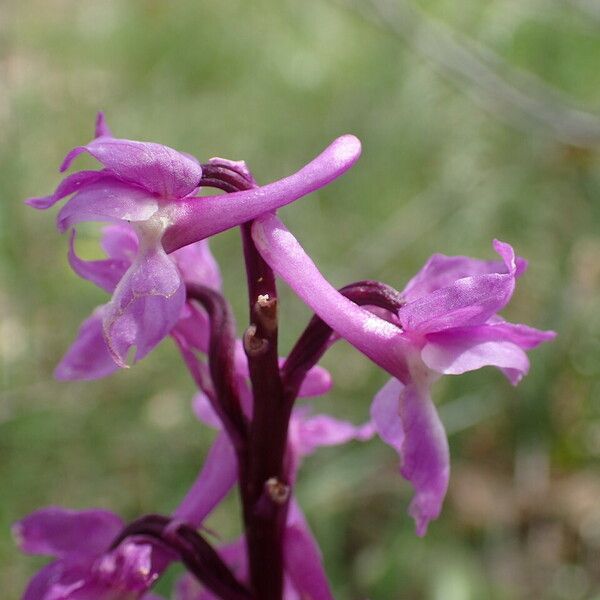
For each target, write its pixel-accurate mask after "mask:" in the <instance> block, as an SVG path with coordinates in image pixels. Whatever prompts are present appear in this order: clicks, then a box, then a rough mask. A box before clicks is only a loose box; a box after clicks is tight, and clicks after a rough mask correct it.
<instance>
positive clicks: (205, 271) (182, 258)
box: [171, 240, 223, 290]
mask: <svg viewBox="0 0 600 600" xmlns="http://www.w3.org/2000/svg"><path fill="white" fill-rule="evenodd" d="M171 258H172V259H173V260H174V261H175V264H176V265H177V267H178V268H179V271H180V272H181V276H182V278H183V280H184V281H185V282H186V283H195V284H199V285H206V286H208V287H210V288H212V289H213V290H220V289H221V287H222V284H223V282H222V280H221V271H220V269H219V265H218V264H217V261H216V260H215V258H214V256H213V255H212V253H211V251H210V248H209V246H208V240H201V241H199V242H196V243H195V244H190V245H189V246H185V247H184V248H180V249H179V250H176V251H175V252H173V253H172V254H171Z"/></svg>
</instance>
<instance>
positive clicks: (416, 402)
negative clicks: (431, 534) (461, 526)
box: [372, 383, 450, 536]
mask: <svg viewBox="0 0 600 600" xmlns="http://www.w3.org/2000/svg"><path fill="white" fill-rule="evenodd" d="M396 392H399V394H398V396H397V397H396V402H397V404H396V406H397V410H396V412H395V413H394V411H393V410H392V399H393V396H394V395H395V393H396ZM375 402H376V404H377V406H375V407H374V408H373V409H372V415H373V419H374V423H375V427H376V428H377V429H378V433H379V434H380V436H381V438H382V439H383V440H384V441H385V442H387V443H389V444H390V445H391V446H392V447H393V448H394V449H395V450H396V451H397V452H398V454H399V455H400V461H401V467H400V473H401V474H402V476H403V477H404V478H405V479H407V480H408V481H410V482H411V483H412V485H413V487H414V489H415V496H414V498H413V500H412V502H411V504H410V507H409V513H410V515H411V516H412V517H413V518H414V520H415V523H416V528H417V535H420V536H423V535H425V533H426V532H427V525H428V523H429V521H431V520H432V519H436V518H437V517H438V516H439V514H440V511H441V509H442V503H443V500H444V496H445V495H446V490H447V488H448V479H449V475H450V457H449V451H448V440H447V438H446V432H445V431H444V427H443V425H442V423H441V421H440V419H439V416H438V414H437V411H436V409H435V406H434V405H433V402H432V401H431V398H430V396H429V389H428V387H427V386H426V385H424V386H416V385H414V384H410V385H407V386H403V385H401V384H398V383H395V384H393V385H392V384H388V385H387V386H386V387H385V388H384V390H382V391H381V392H379V394H378V397H376V401H375ZM384 415H385V417H387V420H388V421H393V423H387V424H386V423H385V422H384V421H382V418H381V417H382V416H384Z"/></svg>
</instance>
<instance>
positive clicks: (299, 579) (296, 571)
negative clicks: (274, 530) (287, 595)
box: [283, 501, 333, 600]
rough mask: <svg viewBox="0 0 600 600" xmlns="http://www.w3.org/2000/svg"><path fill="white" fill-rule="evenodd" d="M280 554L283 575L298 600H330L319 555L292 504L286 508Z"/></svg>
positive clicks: (312, 539)
mask: <svg viewBox="0 0 600 600" xmlns="http://www.w3.org/2000/svg"><path fill="white" fill-rule="evenodd" d="M283 551H284V561H285V571H286V575H287V576H288V577H289V578H290V580H291V582H292V584H293V586H294V588H295V589H296V591H297V592H298V593H299V596H300V597H301V598H310V599H311V600H333V594H332V593H331V589H330V588H329V583H328V581H327V576H326V575H325V570H324V568H323V561H322V558H321V551H320V549H319V546H318V544H317V542H316V540H315V538H314V537H313V535H312V533H311V531H310V529H309V527H308V523H307V522H306V519H305V518H304V515H303V514H302V511H301V510H300V507H299V506H298V504H297V503H296V502H295V501H292V502H291V503H290V507H289V512H288V521H287V527H286V530H285V533H284V538H283Z"/></svg>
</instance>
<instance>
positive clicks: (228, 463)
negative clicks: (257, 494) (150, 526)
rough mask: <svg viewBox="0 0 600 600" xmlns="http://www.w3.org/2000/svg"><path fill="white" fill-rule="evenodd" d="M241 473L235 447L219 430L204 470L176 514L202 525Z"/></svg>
mask: <svg viewBox="0 0 600 600" xmlns="http://www.w3.org/2000/svg"><path fill="white" fill-rule="evenodd" d="M237 477H238V469H237V460H236V457H235V451H234V449H233V446H232V445H231V442H230V441H229V438H228V437H227V435H226V434H225V433H222V432H221V433H219V435H218V436H217V438H216V440H215V442H214V443H213V445H212V447H211V449H210V451H209V453H208V456H207V457H206V460H205V461H204V465H203V467H202V471H200V474H199V475H198V477H197V479H196V481H195V482H194V485H193V486H192V487H191V489H190V490H189V492H188V493H187V494H186V496H185V498H184V499H183V500H182V502H181V504H180V505H179V507H178V508H177V509H176V510H175V512H174V513H173V516H174V517H176V518H178V519H181V520H183V521H186V522H187V523H190V524H191V525H193V526H195V527H199V526H200V525H201V523H202V522H203V521H204V519H205V518H206V517H207V516H208V515H209V514H210V512H211V511H212V510H213V509H214V508H215V506H217V504H219V502H221V500H222V499H223V498H224V497H225V496H226V495H227V493H228V492H229V490H231V488H232V487H233V486H234V484H235V482H236V481H237Z"/></svg>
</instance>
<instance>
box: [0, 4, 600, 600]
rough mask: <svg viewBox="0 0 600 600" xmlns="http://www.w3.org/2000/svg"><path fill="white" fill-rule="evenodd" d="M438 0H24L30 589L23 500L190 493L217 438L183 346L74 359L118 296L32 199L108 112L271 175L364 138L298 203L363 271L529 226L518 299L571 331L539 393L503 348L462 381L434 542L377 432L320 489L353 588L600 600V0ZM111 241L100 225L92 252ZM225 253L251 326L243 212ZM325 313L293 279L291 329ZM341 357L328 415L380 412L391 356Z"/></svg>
mask: <svg viewBox="0 0 600 600" xmlns="http://www.w3.org/2000/svg"><path fill="white" fill-rule="evenodd" d="M412 6H413V9H415V10H416V11H415V10H409V9H408V7H407V5H406V4H405V3H404V2H401V1H400V0H397V1H394V2H390V3H386V4H372V3H371V2H370V1H368V0H364V1H360V0H357V1H356V2H355V3H354V4H353V5H350V4H344V2H343V1H342V0H338V1H336V2H332V1H328V0H303V1H301V2H294V1H291V0H290V1H279V2H277V1H274V0H270V1H267V0H256V1H253V2H242V1H240V0H229V1H226V2H223V1H221V2H217V1H214V0H204V1H201V2H199V1H197V0H196V1H193V0H182V1H179V0H172V1H170V2H160V1H158V0H154V1H142V0H138V1H134V0H120V1H119V0H103V1H102V2H92V1H91V0H77V1H76V0H51V1H50V2H48V1H47V0H46V1H41V0H22V1H20V2H16V1H15V2H11V1H9V0H5V1H4V2H2V3H1V4H0V189H1V190H2V202H1V203H0V245H1V254H0V362H1V364H2V380H1V388H0V389H1V391H0V581H1V582H2V586H1V587H2V596H3V598H4V599H6V600H14V599H16V598H18V597H19V596H20V593H21V591H22V590H23V588H24V586H25V582H26V581H27V579H28V578H29V577H30V576H31V575H32V573H34V571H35V570H36V569H37V568H38V567H39V566H40V565H41V564H43V563H44V560H43V559H40V558H36V557H26V556H23V555H21V554H19V552H18V551H17V549H16V548H15V546H14V544H13V542H12V540H11V537H10V532H9V528H10V524H11V523H12V522H13V521H14V520H16V519H18V518H20V517H22V516H24V515H25V514H27V513H28V512H30V511H32V510H34V509H36V508H38V507H41V506H44V505H47V504H60V505H65V506H69V507H73V508H84V507H90V506H104V507H107V508H110V509H112V510H115V511H117V512H118V513H120V514H121V515H123V516H124V517H125V518H134V517H136V516H138V515H140V514H142V513H145V512H165V513H168V512H169V511H170V510H172V509H173V508H174V506H175V505H176V504H177V502H178V499H179V498H181V496H182V494H183V493H184V492H185V490H186V486H188V485H189V483H190V482H191V481H192V480H193V478H194V475H195V473H196V471H197V469H198V468H199V466H200V464H201V461H202V458H203V455H204V453H205V451H206V449H207V447H208V445H209V443H210V440H211V437H212V433H211V432H208V431H206V430H205V429H203V428H202V427H201V426H199V425H198V423H197V422H195V420H194V419H193V418H192V416H191V413H190V406H189V405H190V398H191V396H192V393H193V386H192V384H191V382H190V379H189V377H188V375H187V373H186V372H185V370H184V369H183V368H182V366H181V364H180V361H179V359H178V356H177V352H176V351H175V348H174V346H173V344H172V343H171V342H170V341H166V342H164V343H163V344H162V345H161V347H160V348H159V349H158V350H157V351H155V352H153V353H152V355H151V356H150V357H148V358H147V359H145V360H144V361H143V362H141V363H140V364H138V365H136V366H135V368H133V369H131V370H129V371H127V372H121V373H118V374H117V375H115V376H113V377H111V378H108V379H106V380H102V381H97V382H89V383H59V382H56V381H54V380H53V379H52V370H53V368H54V366H55V365H56V363H57V361H58V359H59V358H60V356H61V355H62V353H63V352H64V351H65V350H66V348H67V347H68V345H69V344H70V342H71V341H72V339H73V337H74V335H75V333H76V331H77V329H78V326H79V323H80V322H81V320H82V319H83V318H84V317H85V316H86V315H87V314H88V313H89V312H90V310H91V309H92V307H94V306H95V305H97V304H99V303H102V302H104V301H105V300H106V298H105V296H104V294H103V293H102V292H101V291H99V290H97V289H96V288H95V287H94V286H92V285H90V284H89V283H88V282H85V281H83V280H81V279H79V278H78V277H76V276H75V275H74V274H73V273H72V272H71V271H70V269H69V267H68V265H67V262H66V256H65V255H66V246H67V240H66V238H65V237H64V236H62V237H61V236H60V235H59V234H58V233H57V232H56V230H55V229H54V226H53V217H54V213H55V211H50V212H49V213H41V212H36V211H33V210H31V209H29V208H27V207H25V206H24V205H23V203H22V200H23V198H26V197H28V196H32V195H42V194H46V193H49V192H50V191H51V190H52V189H53V188H54V187H55V185H56V184H57V183H58V181H59V180H60V176H59V175H58V173H57V167H58V165H59V163H60V161H61V160H62V157H63V155H64V154H65V153H66V151H67V150H68V149H70V148H71V147H73V146H75V145H77V144H80V143H82V142H85V141H86V140H88V139H89V138H90V136H91V133H92V130H93V129H92V128H93V120H94V115H95V112H96V110H98V109H103V110H104V111H105V112H106V114H107V117H108V120H109V123H110V125H111V127H112V128H113V131H114V132H115V134H116V135H118V136H122V137H128V138H132V139H145V140H152V141H157V142H161V143H164V144H168V145H170V146H173V147H175V148H177V149H180V150H184V151H187V152H191V153H193V154H195V155H196V156H198V157H199V158H200V160H206V159H208V158H209V157H211V156H224V157H228V158H233V159H241V158H244V159H246V160H247V161H248V162H249V165H250V167H251V168H252V169H253V171H254V173H255V175H256V177H257V179H258V180H259V181H263V182H266V181H269V180H272V179H274V178H277V177H280V176H283V175H285V174H288V173H290V172H292V171H293V170H295V169H296V168H298V167H299V166H301V165H302V164H303V163H304V162H305V161H306V160H308V159H310V158H311V157H312V156H313V155H315V154H316V153H318V152H319V151H320V150H321V149H322V148H323V147H324V146H325V145H326V144H327V143H328V142H329V141H330V140H331V139H332V138H334V137H335V136H338V135H340V134H342V133H346V132H351V133H354V134H356V135H357V136H358V137H360V138H361V140H362V142H363V157H362V158H361V160H360V162H359V163H358V164H357V165H356V167H355V168H354V169H352V171H350V172H349V173H348V174H346V175H345V176H344V177H343V178H342V179H340V180H339V181H336V182H335V183H333V184H332V185H330V186H328V187H327V188H325V189H323V190H321V191H319V192H318V193H317V194H314V195H312V196H311V197H308V198H305V199H303V200H300V201H299V202H297V203H295V204H294V205H292V206H290V207H288V208H286V209H285V210H283V211H281V214H282V217H283V218H284V220H285V221H286V223H287V224H288V225H289V226H290V228H291V229H292V230H293V231H294V232H295V233H296V234H297V236H298V237H299V238H300V240H301V241H302V243H303V244H304V245H305V247H306V248H307V250H308V251H309V252H310V253H311V254H312V255H313V256H314V258H315V259H316V261H317V262H318V264H319V265H320V266H321V268H322V270H323V272H324V273H325V274H326V275H327V277H328V278H329V279H330V280H331V281H332V282H333V283H334V284H336V285H342V284H345V283H348V282H349V281H352V280H357V279H362V278H378V279H383V280H385V281H387V282H389V283H391V284H392V285H394V286H396V287H398V288H402V286H403V285H404V283H405V282H406V281H407V279H408V278H409V277H410V276H411V275H412V274H413V273H414V272H415V270H416V269H418V268H419V267H420V266H421V265H422V264H423V262H424V261H425V260H426V259H427V257H428V256H429V255H430V254H432V253H433V252H444V253H447V254H469V255H473V256H478V257H485V258H491V257H492V256H493V253H492V250H491V240H492V239H493V238H494V237H498V238H500V239H502V240H506V241H509V242H511V243H512V244H514V246H515V247H516V249H517V251H518V252H519V253H520V254H522V255H523V256H525V257H527V258H528V259H529V260H530V268H529V271H528V273H527V274H526V276H525V277H523V278H522V279H521V280H520V282H519V286H518V290H517V293H516V294H515V297H514V300H513V302H512V303H511V306H510V307H509V309H508V310H507V311H506V313H505V314H506V316H507V317H508V318H510V319H511V320H514V321H518V322H525V323H528V324H530V325H533V326H536V327H540V328H552V329H555V330H557V331H558V332H559V334H560V335H559V338H558V339H557V341H556V342H555V343H554V344H551V345H547V347H544V348H541V349H538V350H536V351H534V352H532V353H531V360H532V368H531V374H530V375H529V376H528V377H527V378H526V379H525V380H524V381H523V382H522V384H521V385H520V386H519V387H517V388H511V386H510V385H509V384H508V383H507V382H506V381H505V380H504V379H503V377H502V376H501V375H500V374H499V373H498V372H495V371H493V370H491V369H485V370H483V371H481V372H477V373H471V374H467V375H464V376H462V377H460V378H451V377H446V378H444V379H443V380H442V381H440V382H439V383H438V384H437V385H436V388H435V390H434V396H435V398H436V400H437V401H438V402H439V404H440V410H441V414H442V417H443V419H444V421H445V423H446V425H447V428H448V430H449V433H450V443H451V451H452V470H453V474H452V481H451V485H450V491H449V494H448V498H447V501H446V503H445V507H444V511H443V515H442V517H441V518H440V519H439V521H437V522H435V523H433V524H432V526H431V527H430V533H429V534H428V535H427V537H426V538H424V539H418V538H416V537H415V536H414V533H413V524H412V522H411V520H410V519H409V518H408V516H407V515H406V508H407V504H408V501H409V499H410V495H411V492H410V489H409V486H408V485H407V484H406V483H405V482H403V481H402V480H401V479H400V477H398V476H397V475H396V469H397V460H396V457H395V455H394V453H393V452H392V451H391V449H389V448H387V447H385V446H384V445H383V444H381V443H379V442H377V441H372V442H370V443H368V444H364V445H358V444H356V445H351V446H347V447H344V448H341V449H328V450H323V451H321V452H320V453H319V454H318V455H316V456H314V457H312V458H310V459H309V460H307V461H306V463H305V466H304V469H303V471H302V473H301V477H300V481H299V485H298V495H299V497H300V499H301V502H302V504H303V506H304V507H305V509H306V512H307V515H308V519H309V521H310V523H311V526H312V527H313V529H314V531H315V534H316V536H317V538H318V539H319V541H320V542H321V544H322V548H323V552H324V556H325V564H326V567H327V570H328V573H329V574H330V577H331V580H332V585H333V587H334V590H335V594H336V598H340V599H342V600H343V599H352V600H354V599H364V598H370V599H371V600H390V599H409V600H413V599H416V600H419V599H427V600H429V599H431V600H438V599H439V600H479V599H483V598H491V599H499V600H500V599H501V600H508V599H522V598H528V599H529V598H532V599H537V598H544V599H545V598H548V599H557V600H560V599H565V600H578V599H596V600H597V599H599V598H600V592H599V590H600V472H599V471H598V459H599V457H600V377H599V375H600V313H599V311H598V298H599V291H600V235H599V230H598V225H599V224H600V204H599V202H598V200H599V189H600V175H599V173H600V171H599V166H600V165H599V161H598V153H597V151H596V150H595V148H596V146H597V143H598V142H599V141H600V134H599V133H598V132H599V131H600V127H599V126H598V121H597V119H595V118H593V117H589V118H588V117H586V116H585V115H582V114H580V113H577V112H575V111H573V110H571V109H569V108H568V106H569V105H572V107H576V106H578V107H580V108H581V107H587V109H588V110H590V111H592V112H593V109H594V107H595V108H596V109H599V108H600V91H599V90H600V68H599V67H600V64H599V63H600V10H599V9H598V5H597V4H594V2H593V0H590V1H589V2H587V1H586V0H545V1H541V0H530V1H529V2H526V3H523V2H520V1H516V0H427V1H423V2H421V3H420V4H419V5H416V4H414V5H412ZM436 24H437V25H436ZM438 26H441V27H442V28H443V29H442V30H438V29H436V28H437V27H438ZM450 30H452V31H453V32H455V34H454V35H452V36H447V35H446V33H447V32H448V31H450ZM464 38H468V40H470V41H467V40H466V39H464ZM482 61H484V62H485V65H484V63H483V62H482ZM482 65H483V66H482ZM526 73H527V75H526ZM550 87H551V88H552V89H550ZM84 162H85V159H84V160H82V162H81V163H80V164H83V163H84ZM89 164H92V163H91V161H90V163H89ZM95 235H96V234H95V231H94V230H93V228H89V229H87V230H85V231H84V232H83V235H82V236H81V244H82V248H83V254H84V255H85V256H87V257H91V256H94V252H95V251H96V250H95V248H96V242H95V240H96V237H95ZM213 250H214V252H215V254H216V255H217V258H218V259H219V261H220V264H221V267H222V270H223V274H224V278H225V290H226V293H227V294H228V296H229V298H230V299H231V301H232V303H233V305H234V308H235V310H236V315H237V318H238V322H239V323H240V326H239V327H240V330H241V328H242V327H243V323H244V320H245V308H244V301H245V290H244V286H243V273H242V270H241V262H240V246H239V240H238V235H237V232H227V233H225V234H222V235H220V236H218V237H217V238H215V239H214V242H213ZM308 317H309V314H308V311H307V310H306V309H305V308H304V307H302V306H301V305H300V304H299V302H298V301H297V300H295V299H294V298H293V297H292V295H291V294H290V293H289V292H288V291H287V290H285V289H283V290H282V348H283V349H287V348H289V346H290V344H291V343H292V342H293V339H294V336H296V335H297V334H298V333H299V332H300V331H301V329H302V328H303V325H304V324H305V323H306V320H307V319H308ZM324 365H325V366H326V367H327V368H329V369H330V370H331V372H332V373H333V375H334V377H335V381H336V385H335V389H334V390H333V392H332V393H331V394H330V396H329V397H327V398H321V399H318V400H316V401H314V402H313V404H314V407H315V410H316V411H330V412H332V413H333V414H335V415H337V416H339V417H342V418H348V419H352V420H354V421H355V422H360V421H362V420H365V419H366V418H367V416H368V409H369V403H370V400H371V397H372V395H373V393H374V391H375V390H376V389H377V388H378V386H379V385H381V384H382V383H383V381H385V375H384V374H382V373H381V372H378V371H377V370H376V369H375V368H374V367H373V366H372V365H371V364H370V363H369V362H368V361H366V360H365V359H363V357H362V356H360V355H359V354H358V353H357V352H355V351H354V350H352V349H351V348H348V347H343V346H342V345H339V347H336V348H334V349H333V351H331V352H330V353H329V354H328V355H327V356H326V357H325V360H324ZM237 510H238V509H237V505H236V500H235V498H231V500H230V501H229V502H228V504H227V505H226V506H224V507H221V508H220V509H219V510H218V512H217V513H216V514H215V515H214V517H213V518H211V520H210V522H209V526H210V527H211V528H213V529H215V530H217V531H219V532H220V534H221V535H222V536H223V537H224V538H225V539H227V538H230V537H232V536H234V535H236V533H237V532H238V531H239V525H238V512H237ZM175 575H176V573H175V572H171V573H169V576H168V577H167V578H166V579H165V580H164V581H163V582H161V585H160V586H159V590H160V591H162V592H163V593H165V595H166V594H168V591H167V590H168V589H169V583H170V581H171V580H172V579H173V577H175Z"/></svg>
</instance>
